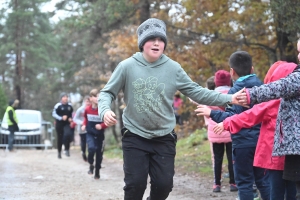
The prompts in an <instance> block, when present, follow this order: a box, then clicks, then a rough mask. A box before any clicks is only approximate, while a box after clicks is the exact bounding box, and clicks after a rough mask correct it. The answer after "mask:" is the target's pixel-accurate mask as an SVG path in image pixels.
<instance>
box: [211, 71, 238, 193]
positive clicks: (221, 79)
mask: <svg viewBox="0 0 300 200" xmlns="http://www.w3.org/2000/svg"><path fill="white" fill-rule="evenodd" d="M214 82H215V91H218V92H221V93H224V94H227V93H228V91H229V89H230V87H231V77H230V73H229V72H227V71H225V70H219V71H217V72H216V73H215V78H214ZM209 107H210V108H211V109H213V110H224V108H222V107H217V106H209ZM215 125H216V122H214V121H213V120H212V119H211V118H209V119H208V125H207V136H208V140H209V141H210V142H211V144H212V150H213V156H214V162H213V163H214V179H215V180H214V186H213V192H221V174H222V164H223V157H224V154H225V149H226V156H227V160H228V172H229V183H230V191H237V187H236V185H235V181H234V172H233V165H232V142H231V135H230V133H229V132H228V131H223V132H222V133H221V134H220V135H217V134H215V133H214V131H213V127H214V126H215Z"/></svg>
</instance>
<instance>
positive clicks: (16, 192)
mask: <svg viewBox="0 0 300 200" xmlns="http://www.w3.org/2000/svg"><path fill="white" fill-rule="evenodd" d="M72 148H73V149H71V157H65V156H64V155H63V158H62V159H61V160H59V159H57V151H56V150H55V149H53V150H35V149H17V150H16V151H15V152H12V153H8V152H5V151H3V149H1V150H0V199H1V200H2V199H5V200H10V199H18V200H19V199H20V200H23V199H24V200H27V199H30V200H35V199H38V200H40V199H51V200H74V199H80V200H81V199H88V200H94V199H95V200H96V199H97V200H122V199H123V190H122V188H123V186H124V183H123V171H122V161H121V160H116V159H106V158H104V160H103V168H102V169H101V179H100V180H94V179H93V177H92V176H90V175H88V174H87V170H88V164H87V163H86V162H83V160H82V159H81V157H80V153H79V150H78V149H76V148H75V147H72ZM225 181H226V182H227V180H224V182H225ZM148 194H149V184H148V188H147V190H146V192H145V195H144V199H146V197H147V196H148ZM236 195H237V193H236V192H229V189H228V184H225V183H224V186H223V188H222V192H221V193H218V194H216V193H212V180H211V178H210V179H209V180H207V178H201V177H200V176H190V175H184V174H181V173H179V172H176V175H175V177H174V188H173V191H172V192H171V194H170V196H169V198H168V200H201V199H203V200H209V199H213V200H234V199H235V197H236Z"/></svg>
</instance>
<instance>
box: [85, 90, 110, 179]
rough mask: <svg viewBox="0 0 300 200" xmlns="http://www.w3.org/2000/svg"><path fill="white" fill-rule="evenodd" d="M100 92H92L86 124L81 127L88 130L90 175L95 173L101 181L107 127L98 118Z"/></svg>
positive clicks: (86, 110)
mask: <svg viewBox="0 0 300 200" xmlns="http://www.w3.org/2000/svg"><path fill="white" fill-rule="evenodd" d="M98 95H99V90H97V89H92V90H91V92H90V101H91V105H90V106H87V107H86V108H85V112H84V122H83V125H82V127H81V129H82V130H86V132H87V135H86V141H87V144H88V162H89V164H90V167H89V171H88V174H93V173H94V168H95V167H96V170H95V176H94V178H95V179H100V169H101V163H102V159H103V150H104V138H105V137H104V129H105V128H106V127H107V126H106V125H105V124H104V123H103V122H102V120H101V119H100V117H99V116H98V101H97V98H98ZM95 155H96V164H95V166H94V156H95Z"/></svg>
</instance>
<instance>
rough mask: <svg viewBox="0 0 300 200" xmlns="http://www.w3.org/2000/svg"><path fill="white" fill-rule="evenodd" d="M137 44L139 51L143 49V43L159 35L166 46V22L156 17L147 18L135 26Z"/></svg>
mask: <svg viewBox="0 0 300 200" xmlns="http://www.w3.org/2000/svg"><path fill="white" fill-rule="evenodd" d="M136 33H137V36H138V45H139V49H140V51H143V46H144V44H145V43H146V42H147V41H148V40H149V39H152V38H156V37H160V38H161V39H162V40H163V42H164V43H165V49H166V46H167V34H166V24H165V23H164V22H163V21H162V20H160V19H156V18H149V19H147V20H146V21H144V22H143V23H142V24H141V25H140V26H139V27H138V28H137V31H136Z"/></svg>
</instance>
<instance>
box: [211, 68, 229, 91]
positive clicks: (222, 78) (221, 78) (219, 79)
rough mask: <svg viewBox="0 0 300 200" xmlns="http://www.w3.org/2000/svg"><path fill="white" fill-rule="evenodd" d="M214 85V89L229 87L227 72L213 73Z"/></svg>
mask: <svg viewBox="0 0 300 200" xmlns="http://www.w3.org/2000/svg"><path fill="white" fill-rule="evenodd" d="M215 84H216V87H219V86H225V85H227V86H231V76H230V73H229V72H228V71H225V70H219V71H217V72H216V73H215Z"/></svg>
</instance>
